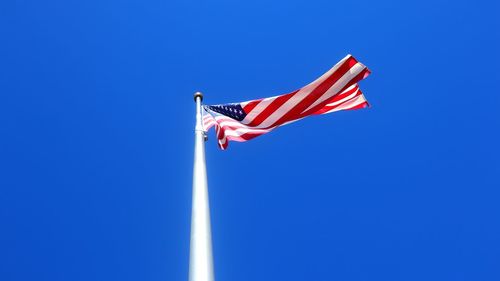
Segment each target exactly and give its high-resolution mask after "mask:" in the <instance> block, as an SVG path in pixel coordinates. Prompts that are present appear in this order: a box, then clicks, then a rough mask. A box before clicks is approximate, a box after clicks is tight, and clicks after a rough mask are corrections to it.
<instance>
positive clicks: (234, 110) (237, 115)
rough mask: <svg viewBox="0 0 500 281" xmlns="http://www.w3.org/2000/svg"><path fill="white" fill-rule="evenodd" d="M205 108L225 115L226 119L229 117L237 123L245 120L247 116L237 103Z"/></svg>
mask: <svg viewBox="0 0 500 281" xmlns="http://www.w3.org/2000/svg"><path fill="white" fill-rule="evenodd" d="M206 107H207V108H209V109H210V110H212V111H215V112H217V113H220V114H223V115H226V116H227V117H231V118H233V119H236V120H238V121H241V120H243V119H245V116H247V114H246V113H245V111H243V108H242V107H241V105H240V104H239V103H228V104H219V105H207V106H206Z"/></svg>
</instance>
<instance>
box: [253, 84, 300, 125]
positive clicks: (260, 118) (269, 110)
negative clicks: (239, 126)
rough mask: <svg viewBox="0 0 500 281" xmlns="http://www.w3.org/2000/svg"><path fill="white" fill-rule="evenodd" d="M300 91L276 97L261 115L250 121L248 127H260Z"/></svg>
mask: <svg viewBox="0 0 500 281" xmlns="http://www.w3.org/2000/svg"><path fill="white" fill-rule="evenodd" d="M298 91H299V90H297V91H294V92H292V93H289V94H286V95H282V96H279V97H276V98H275V99H274V100H273V101H272V102H271V103H270V104H269V105H268V106H267V107H266V108H265V109H264V110H262V111H261V112H260V113H259V115H257V116H256V117H255V118H254V119H253V120H251V121H250V123H249V124H248V126H252V127H254V126H258V125H260V124H261V123H262V122H264V120H266V119H267V117H269V115H271V114H273V112H275V111H276V110H277V109H278V108H280V106H282V105H283V104H284V103H285V102H287V101H288V100H289V99H290V98H291V97H293V95H295V94H296V93H297V92H298Z"/></svg>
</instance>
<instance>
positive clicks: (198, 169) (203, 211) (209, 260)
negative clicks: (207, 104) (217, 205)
mask: <svg viewBox="0 0 500 281" xmlns="http://www.w3.org/2000/svg"><path fill="white" fill-rule="evenodd" d="M194 100H195V102H196V126H195V130H194V131H195V146H194V168H193V202H192V211H191V246H190V256H189V281H214V269H213V257H212V234H211V230H210V208H209V203H208V185H207V169H206V164H205V132H204V131H203V126H202V115H201V110H202V108H201V102H202V100H203V95H202V94H201V93H200V92H196V93H195V94H194Z"/></svg>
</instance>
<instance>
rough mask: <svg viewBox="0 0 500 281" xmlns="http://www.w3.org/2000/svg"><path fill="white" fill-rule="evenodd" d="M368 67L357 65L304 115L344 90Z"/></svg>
mask: <svg viewBox="0 0 500 281" xmlns="http://www.w3.org/2000/svg"><path fill="white" fill-rule="evenodd" d="M365 68H366V66H364V65H363V64H361V63H359V62H358V63H357V64H355V65H354V66H353V67H352V68H351V69H349V71H347V72H346V73H345V74H344V75H343V76H342V77H341V78H340V79H339V80H338V81H337V82H336V83H335V84H333V85H332V86H331V87H330V89H328V91H326V92H325V93H324V94H323V95H322V96H321V97H320V98H319V99H317V100H316V101H314V103H313V104H311V105H310V106H309V107H308V108H307V109H306V110H304V111H303V112H302V113H304V112H307V111H308V110H310V109H311V108H313V107H315V106H316V105H318V104H320V103H322V102H324V101H325V100H327V99H329V98H331V97H333V96H334V95H336V94H337V93H338V91H340V89H342V88H344V87H345V85H347V83H349V82H350V81H351V80H352V79H353V78H354V77H356V75H358V74H359V73H361V72H362V71H363V70H364V69H365ZM351 87H352V86H351Z"/></svg>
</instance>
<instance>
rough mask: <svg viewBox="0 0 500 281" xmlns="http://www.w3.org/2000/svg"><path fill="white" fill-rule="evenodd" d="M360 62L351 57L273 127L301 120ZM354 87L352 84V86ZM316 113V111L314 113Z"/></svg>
mask: <svg viewBox="0 0 500 281" xmlns="http://www.w3.org/2000/svg"><path fill="white" fill-rule="evenodd" d="M356 63H358V61H357V60H356V59H355V58H354V57H352V56H351V57H349V58H348V59H347V60H346V61H345V62H344V63H343V64H342V65H341V66H340V67H339V68H338V69H337V70H336V71H335V72H333V73H332V74H331V75H330V76H329V77H328V78H327V79H326V80H325V81H323V83H321V84H320V85H319V86H318V87H316V88H315V89H314V90H313V91H312V92H311V93H309V95H308V96H307V97H306V98H305V99H303V100H302V101H301V102H299V103H298V104H297V105H296V106H295V107H293V108H292V109H291V110H290V111H288V112H287V113H285V114H284V115H283V116H282V117H281V118H280V119H278V120H277V121H276V122H275V123H274V124H273V125H272V126H277V125H281V124H283V123H285V122H288V121H290V120H294V119H297V118H300V113H301V112H302V111H304V110H305V109H306V108H308V107H309V106H310V105H311V104H313V103H314V101H316V100H317V99H318V98H319V97H320V96H321V95H322V94H324V93H325V92H326V91H328V89H330V87H331V86H333V85H334V84H335V83H336V82H337V81H338V80H339V79H340V78H341V77H342V76H344V74H346V73H347V72H348V71H349V70H350V69H351V68H352V66H354V65H356ZM351 85H352V84H351ZM313 112H314V111H313Z"/></svg>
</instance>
